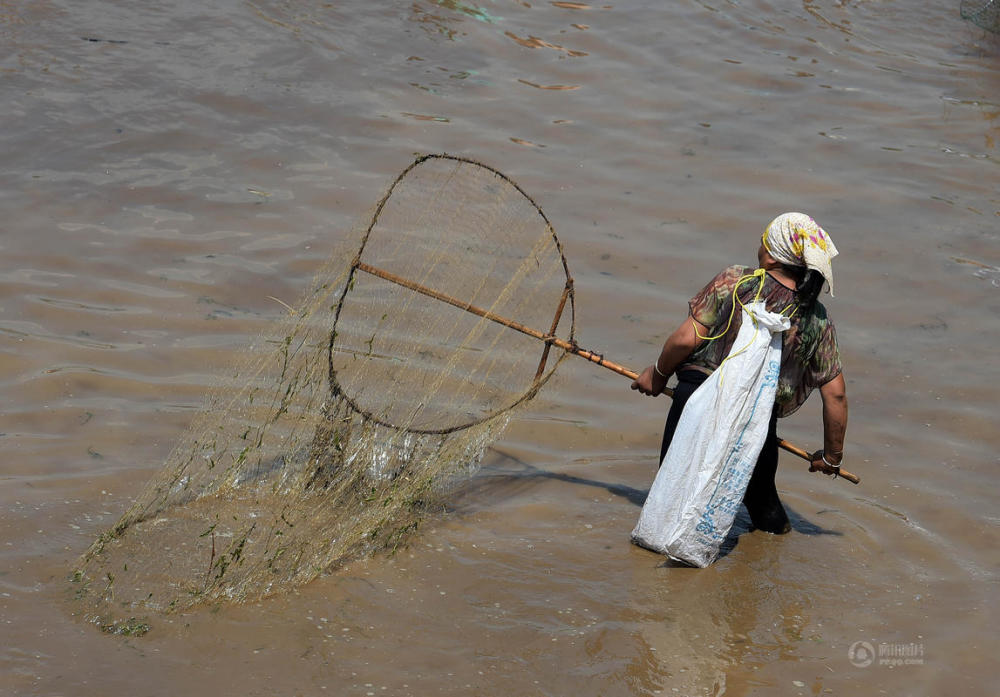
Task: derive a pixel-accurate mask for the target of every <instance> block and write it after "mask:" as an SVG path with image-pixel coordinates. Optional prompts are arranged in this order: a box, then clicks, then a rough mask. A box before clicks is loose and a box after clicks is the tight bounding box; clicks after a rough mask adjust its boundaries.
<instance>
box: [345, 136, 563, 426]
mask: <svg viewBox="0 0 1000 697" xmlns="http://www.w3.org/2000/svg"><path fill="white" fill-rule="evenodd" d="M428 160H450V161H453V162H456V163H459V164H468V165H472V166H474V167H480V168H482V169H485V170H487V171H489V172H491V173H492V174H493V175H494V176H496V177H497V178H499V179H501V180H503V181H504V182H506V183H507V184H509V185H510V186H512V187H514V189H515V190H516V191H517V192H518V193H520V194H521V195H522V196H523V197H524V198H525V199H526V200H527V201H528V202H529V203H531V205H532V207H534V209H535V211H536V212H537V213H538V215H539V216H541V218H542V220H543V221H545V229H546V231H547V232H548V234H549V235H551V236H552V239H553V241H554V242H555V245H556V250H557V251H558V253H559V257H560V260H561V263H562V268H563V272H564V273H565V275H566V286H565V291H564V293H563V302H562V303H560V305H559V306H558V307H557V309H556V311H555V314H554V317H553V322H552V329H551V330H550V331H549V333H548V335H546V337H547V339H546V340H545V347H544V349H543V350H542V356H541V360H540V362H539V366H538V370H537V372H536V374H535V377H534V379H533V380H532V383H531V386H530V387H529V388H528V389H527V390H526V391H525V392H524V394H522V395H521V396H519V397H518V398H517V399H516V400H515V401H513V402H512V403H510V404H507V405H506V406H503V407H500V408H498V409H495V410H493V411H491V412H489V413H487V414H485V415H483V416H481V417H479V418H475V419H472V420H470V421H467V422H465V423H461V424H458V425H455V426H448V427H446V428H414V427H412V426H400V425H399V424H394V423H392V422H390V421H388V420H386V419H384V418H382V417H380V416H378V415H377V414H375V413H373V412H372V411H371V410H369V409H365V408H364V407H363V406H361V405H360V404H358V402H357V400H355V399H354V398H353V397H352V396H351V395H349V394H348V393H347V392H346V391H345V390H344V389H343V387H342V386H341V384H340V382H338V380H337V371H336V369H335V368H334V351H335V343H336V338H337V323H338V322H339V320H340V313H341V310H342V309H343V307H344V302H345V301H346V299H347V297H348V294H349V293H350V291H351V288H352V287H353V285H354V279H355V277H356V275H357V273H358V271H359V270H360V268H361V267H362V265H363V262H362V260H361V257H362V255H363V254H364V251H365V246H366V245H367V244H368V239H369V237H370V236H371V233H372V230H374V229H375V226H376V225H377V224H378V221H379V216H380V215H381V214H382V210H383V209H384V208H385V205H386V203H387V202H388V201H389V199H390V198H391V197H392V193H393V191H395V189H396V187H397V186H398V185H399V184H400V182H402V181H403V180H404V179H405V178H406V175H407V174H409V173H410V172H411V171H413V170H414V169H415V168H416V167H418V166H420V165H421V164H422V163H424V162H427V161H428ZM567 301H568V304H569V323H570V326H569V337H568V339H567V340H566V341H565V342H560V343H568V344H572V345H574V346H575V345H576V340H575V338H574V337H575V331H576V303H575V292H574V288H573V277H572V276H571V275H570V273H569V266H568V265H567V263H566V255H565V253H564V252H563V247H562V242H560V240H559V237H558V236H557V235H556V231H555V228H554V227H553V226H552V223H551V222H550V221H549V219H548V216H546V215H545V211H543V210H542V208H541V206H539V205H538V203H537V202H536V201H535V199H533V198H532V197H531V196H530V195H529V194H528V193H527V192H526V191H525V190H524V189H522V188H521V186H520V185H519V184H518V183H517V182H515V181H514V180H513V179H511V178H510V177H508V176H507V175H506V174H504V173H503V172H501V171H500V170H498V169H496V168H495V167H491V166H489V165H487V164H484V163H482V162H479V161H478V160H474V159H472V158H470V157H464V156H461V155H450V154H448V153H431V154H427V155H421V156H419V157H417V158H416V159H415V160H414V161H413V162H412V163H411V164H410V165H409V166H407V167H406V169H404V170H403V171H402V172H400V173H399V175H398V176H397V177H396V178H395V179H394V180H393V182H392V184H391V185H390V186H389V188H388V190H387V191H386V192H385V195H383V196H382V198H381V199H380V200H379V202H378V204H377V205H376V207H375V212H374V213H373V214H372V218H371V221H370V222H369V224H368V227H367V228H366V229H365V232H364V235H363V236H362V239H361V245H360V247H359V248H358V252H357V254H355V255H354V259H353V260H352V261H351V267H350V271H349V272H348V274H347V278H346V280H345V281H344V286H343V290H342V291H341V294H340V298H339V299H338V301H337V309H336V311H335V312H334V316H333V327H332V328H331V330H330V341H329V344H328V347H327V359H328V381H329V385H330V395H331V397H332V398H335V399H342V400H344V402H346V403H347V405H348V406H350V407H351V409H353V410H354V411H355V412H357V413H358V414H360V415H361V416H362V417H364V418H365V419H367V420H369V421H371V422H374V423H376V424H378V425H380V426H384V427H386V428H390V429H393V430H396V431H402V432H406V433H416V434H421V435H447V434H450V433H455V432H456V431H461V430H464V429H467V428H470V427H472V426H476V425H479V424H482V423H485V422H487V421H489V420H491V419H495V418H496V417H498V416H500V415H501V414H503V413H505V412H508V411H510V410H511V409H514V408H515V407H517V406H519V405H520V404H523V403H524V402H526V401H528V400H530V399H532V398H533V397H534V396H535V395H536V394H538V391H539V390H540V389H541V388H542V386H543V385H544V384H545V383H546V382H548V380H549V378H551V377H552V375H553V374H554V373H555V369H556V367H557V366H558V364H559V362H560V361H561V360H562V358H564V357H565V355H566V354H565V353H563V354H562V355H560V356H559V358H558V359H557V360H556V361H555V364H554V365H553V366H552V367H551V368H550V369H549V370H548V371H546V370H545V364H546V361H547V358H548V355H549V350H550V349H551V346H552V341H551V339H554V338H555V337H554V335H553V333H554V332H555V329H556V326H557V325H558V323H559V320H560V317H561V316H562V313H563V309H564V306H565V304H566V303H567ZM466 309H468V308H466ZM487 319H489V318H484V319H483V321H487Z"/></svg>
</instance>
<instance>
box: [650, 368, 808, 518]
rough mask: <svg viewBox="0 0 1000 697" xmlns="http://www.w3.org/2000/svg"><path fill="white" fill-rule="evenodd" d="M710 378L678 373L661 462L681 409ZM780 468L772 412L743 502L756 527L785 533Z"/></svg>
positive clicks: (691, 372)
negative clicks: (776, 480) (776, 481)
mask: <svg viewBox="0 0 1000 697" xmlns="http://www.w3.org/2000/svg"><path fill="white" fill-rule="evenodd" d="M707 379H708V375H706V374H705V373H702V372H701V371H698V370H682V371H681V372H680V373H678V374H677V380H678V382H677V387H676V388H674V400H673V404H671V405H670V412H669V413H668V414H667V423H666V424H665V425H664V427H663V444H662V445H661V446H660V462H661V463H662V462H663V457H664V456H665V455H666V454H667V449H668V448H669V447H670V442H671V441H672V440H673V438H674V431H676V430H677V422H678V421H680V418H681V412H683V411H684V405H685V404H686V403H687V401H688V398H689V397H691V395H692V394H694V391H695V390H696V389H698V386H699V385H701V383H703V382H705V380H707ZM777 470H778V415H777V414H775V413H773V412H772V414H771V421H770V423H769V424H768V427H767V438H766V439H765V440H764V447H763V448H761V451H760V456H759V457H758V458H757V464H756V465H754V468H753V474H752V475H751V476H750V483H749V484H747V490H746V493H745V494H744V495H743V504H744V505H745V506H746V507H747V512H748V513H749V514H750V521H751V522H752V523H753V525H754V527H755V528H758V529H759V530H764V531H766V532H773V533H775V534H782V533H786V532H788V531H789V530H790V529H791V524H790V523H789V521H788V514H787V513H785V509H784V507H783V506H782V505H781V499H779V498H778V489H777V488H776V487H775V485H774V475H775V473H776V472H777Z"/></svg>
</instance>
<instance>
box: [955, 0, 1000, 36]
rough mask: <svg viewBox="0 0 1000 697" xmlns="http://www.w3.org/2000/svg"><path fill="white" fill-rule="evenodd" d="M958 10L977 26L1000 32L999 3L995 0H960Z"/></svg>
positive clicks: (995, 32) (963, 16) (996, 32)
mask: <svg viewBox="0 0 1000 697" xmlns="http://www.w3.org/2000/svg"><path fill="white" fill-rule="evenodd" d="M959 12H960V13H961V15H962V18H963V19H967V20H969V21H970V22H972V23H973V24H975V25H976V26H977V27H981V28H982V29H985V30H986V31H991V32H993V33H994V34H1000V4H998V3H997V1H996V0H962V3H961V5H959Z"/></svg>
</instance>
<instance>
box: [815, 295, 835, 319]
mask: <svg viewBox="0 0 1000 697" xmlns="http://www.w3.org/2000/svg"><path fill="white" fill-rule="evenodd" d="M811 314H812V316H813V317H814V318H815V319H816V320H817V321H819V322H822V323H823V324H833V319H831V317H830V313H829V312H827V311H826V305H824V304H823V303H821V302H820V301H819V300H817V301H816V304H815V305H813V309H812V313H811Z"/></svg>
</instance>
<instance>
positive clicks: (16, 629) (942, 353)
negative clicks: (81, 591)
mask: <svg viewBox="0 0 1000 697" xmlns="http://www.w3.org/2000/svg"><path fill="white" fill-rule="evenodd" d="M958 5H959V3H958V0H953V1H945V2H940V1H935V2H915V1H912V0H907V1H904V0H843V1H836V0H797V1H796V2H776V1H774V0H771V1H768V0H746V1H744V2H731V1H729V0H679V1H677V2H654V1H652V0H634V1H624V0H623V1H622V2H612V3H593V4H591V3H577V2H542V1H538V2H536V1H534V0H532V2H521V1H513V0H492V1H491V0H475V1H473V0H470V1H469V2H458V1H457V0H436V1H432V0H412V1H410V2H371V1H367V2H363V1H359V0H350V1H347V2H329V3H324V2H318V1H311V0H281V1H278V0H252V1H251V0H243V1H238V0H220V1H219V2H214V3H201V2H194V1H193V0H165V1H164V2H158V3H127V2H121V1H115V0H87V1H86V2H70V1H69V0H37V1H35V0H31V1H29V0H0V146H2V147H0V153H2V160H0V381H2V384H3V395H4V407H3V413H2V416H0V447H2V453H3V455H2V460H0V463H2V464H0V627H2V637H3V639H2V641H0V694H2V695H47V696H48V695H52V696H54V695H67V696H68V695H72V696H73V697H89V696H91V695H93V696H97V695H144V696H145V695H149V696H154V695H164V696H166V695H179V694H185V695H216V694H223V695H261V696H264V695H288V696H292V695H321V694H331V695H421V696H423V695H497V696H500V695H553V696H560V697H562V696H567V697H568V696H570V695H573V696H574V697H575V696H579V695H594V696H608V695H653V694H664V695H670V694H680V695H722V694H726V695H800V694H801V695H826V694H834V695H869V694H870V695H878V694H886V695H942V694H969V695H976V694H988V693H990V692H991V690H992V689H993V688H990V687H989V685H993V684H995V668H996V658H995V655H994V648H993V645H994V639H995V637H996V635H995V631H996V623H997V621H998V619H1000V615H998V611H997V606H996V593H997V590H998V588H997V584H998V566H1000V553H998V551H997V550H998V549H1000V534H998V525H1000V497H998V496H997V494H996V487H995V482H994V480H993V476H995V475H996V472H997V468H998V464H1000V457H998V455H997V453H998V452H1000V436H998V431H997V428H996V426H997V406H996V405H997V399H996V397H997V391H996V390H997V381H998V378H1000V360H998V359H997V345H998V344H1000V268H998V267H1000V233H998V230H1000V169H998V152H997V148H996V144H997V141H998V140H1000V63H998V61H1000V43H998V40H997V38H996V36H994V35H990V34H988V33H985V32H983V31H982V30H981V29H978V28H976V27H974V26H973V25H971V24H968V23H966V22H964V21H963V20H962V19H961V17H960V16H959V11H958ZM441 151H447V152H450V153H455V154H462V155H466V156H470V157H475V158H477V159H480V160H483V161H484V162H487V163H489V164H490V165H492V166H494V167H496V168H498V169H500V170H502V171H503V172H505V173H506V174H507V175H509V176H511V177H512V178H514V179H515V180H516V181H517V182H518V183H519V184H520V185H521V186H522V187H523V188H524V189H525V190H526V191H528V192H529V193H530V194H531V195H532V196H533V197H534V198H535V200H536V201H537V202H538V203H539V205H541V207H542V208H543V209H544V211H545V213H546V214H547V216H548V217H549V219H550V220H551V221H552V222H553V224H554V226H555V228H556V230H557V231H558V233H559V235H560V238H561V239H562V241H563V244H564V248H565V253H566V257H567V259H568V263H569V267H570V271H571V272H572V274H573V276H574V278H575V281H576V288H577V291H576V293H577V294H576V301H577V334H578V338H579V340H580V343H581V344H582V345H584V346H586V347H588V348H594V349H596V350H600V351H601V352H603V353H605V354H606V355H607V356H609V357H611V358H613V359H615V360H616V361H618V362H621V363H624V364H626V365H629V366H632V367H634V368H637V369H641V368H642V367H644V366H646V365H648V364H649V363H650V362H651V361H652V359H653V358H654V357H655V355H656V352H657V351H658V347H659V345H660V344H661V343H662V342H663V340H664V339H665V337H666V335H667V334H668V332H669V331H670V330H671V329H672V328H673V326H674V325H675V324H676V323H677V322H678V321H680V319H682V318H683V316H684V314H685V312H686V305H685V303H686V301H687V299H688V298H689V297H690V296H691V295H693V294H694V293H695V292H696V291H697V290H698V289H699V288H700V287H701V286H702V285H703V284H704V283H705V282H706V281H707V280H708V279H710V278H711V277H712V276H713V275H714V274H715V273H717V272H718V271H719V270H721V269H722V268H724V267H725V266H728V265H729V264H733V263H747V264H752V263H754V261H755V256H754V255H755V252H756V249H757V244H758V242H757V240H758V235H759V234H760V231H761V230H762V228H763V226H764V225H765V224H766V223H767V221H769V220H770V219H771V218H772V217H774V216H775V215H777V214H778V213H781V212H783V211H786V210H802V211H805V212H807V213H809V214H811V215H813V216H814V217H815V218H816V219H817V220H818V221H819V222H820V224H822V225H823V226H824V227H825V228H826V229H827V230H828V231H829V232H830V234H831V235H832V236H833V238H834V239H835V240H836V242H837V246H838V247H839V249H840V252H841V254H840V257H838V259H837V260H836V262H835V274H836V288H835V292H836V297H834V298H828V299H827V300H826V304H827V306H828V308H829V309H830V312H831V314H832V315H833V317H834V318H835V320H836V322H837V327H838V334H839V339H840V344H841V351H842V353H843V358H844V363H845V376H846V377H847V385H848V391H849V397H850V404H851V420H850V425H849V429H848V440H847V446H846V455H845V458H846V459H845V467H847V468H848V469H850V470H851V471H852V472H854V473H856V474H858V475H860V476H861V478H862V483H861V484H860V485H859V486H854V485H851V484H849V483H847V482H844V481H834V480H831V479H828V478H826V477H822V476H820V475H817V474H810V473H808V472H807V471H805V466H804V464H803V463H802V461H800V460H797V459H796V458H794V457H792V456H790V455H783V456H782V464H781V465H780V468H779V474H778V478H777V483H778V488H779V492H780V493H781V495H782V498H783V500H784V502H785V504H786V507H787V508H788V510H789V513H790V516H791V517H792V522H793V528H794V529H793V531H792V532H791V533H790V534H788V535H786V536H782V537H774V536H771V535H767V534H764V533H760V532H751V531H748V530H747V528H748V525H747V521H746V519H745V518H744V517H741V518H739V519H738V520H737V527H736V538H735V546H733V547H732V549H731V550H730V551H729V552H728V553H727V554H726V555H725V556H723V557H722V558H721V559H720V560H719V561H717V562H716V563H715V564H714V565H713V566H711V567H709V568H708V569H705V570H695V569H688V568H680V567H677V566H672V565H669V564H665V563H664V560H663V558H662V557H659V556H657V555H655V554H652V553H650V552H647V551H644V550H642V549H639V548H636V547H633V546H632V545H630V544H629V541H628V535H629V532H630V531H631V529H632V526H633V525H634V523H635V520H636V518H637V516H638V512H639V506H640V505H641V502H642V500H643V498H644V496H645V493H646V491H647V489H648V487H649V485H650V483H651V482H652V478H653V475H654V472H655V467H656V452H657V451H658V447H659V433H660V429H661V427H662V419H663V416H664V414H665V412H666V409H667V406H668V400H667V399H666V398H663V397H661V398H659V399H657V400H651V399H648V398H642V397H639V396H638V395H637V394H636V393H634V392H631V391H630V390H629V389H628V381H627V380H625V379H624V378H621V377H619V376H616V375H613V374H611V373H607V372H605V371H601V370H600V369H598V368H595V367H593V366H589V365H587V364H586V363H584V362H582V361H577V360H575V359H568V360H567V361H565V362H564V363H563V364H562V365H561V366H560V369H559V372H558V374H557V375H556V377H555V378H554V380H553V381H551V382H550V383H549V384H548V385H547V386H546V387H545V389H544V390H543V391H542V392H541V393H540V394H539V396H538V397H537V398H536V399H535V400H534V401H533V402H531V404H530V405H528V406H527V408H525V409H523V410H522V411H520V412H519V413H518V414H517V416H516V418H515V419H514V421H513V422H512V423H511V425H510V427H509V428H508V429H507V431H506V433H505V435H504V436H503V438H502V439H500V440H499V441H497V442H496V443H495V444H494V445H493V447H492V448H490V449H489V450H488V451H487V453H486V456H485V458H484V460H483V464H482V467H481V469H480V470H479V472H478V474H476V475H475V476H474V477H472V478H470V479H468V480H467V481H464V482H462V483H460V484H459V485H458V488H457V489H456V490H455V492H454V493H453V495H452V505H451V511H450V513H449V514H448V515H447V516H445V517H443V518H436V519H434V520H433V521H431V522H430V523H428V524H427V525H426V526H424V527H422V528H421V529H420V531H419V534H418V535H416V536H415V537H414V538H413V539H411V541H410V544H409V546H408V547H407V548H405V549H402V550H399V551H397V552H396V554H394V555H392V556H385V555H380V556H375V557H373V558H370V559H366V560H360V561H358V562H356V563H353V564H351V565H349V566H347V567H346V568H343V569H340V570H338V571H336V572H335V573H332V574H328V575H324V576H322V577H320V578H318V579H317V580H315V581H313V582H311V583H309V584H306V585H304V586H301V587H299V588H296V589H294V590H291V591H288V592H285V593H281V594H279V595H276V596H273V597H271V598H268V599H265V600H264V601H261V602H259V603H251V604H243V605H234V604H223V605H214V606H203V607H196V608H195V609H192V610H189V611H185V612H183V613H174V614H167V615H162V616H156V617H152V618H149V620H148V621H149V624H150V627H151V630H150V631H149V633H147V634H145V636H142V637H135V636H131V637H129V636H117V635H107V634H104V633H102V632H100V631H99V630H98V629H97V628H95V627H94V626H93V625H92V624H90V623H88V622H86V621H85V618H83V617H81V616H80V615H79V614H78V613H76V612H74V608H73V605H72V603H71V602H69V600H68V598H69V595H70V592H69V590H68V581H67V578H68V576H69V574H70V573H71V570H72V567H73V564H74V561H75V560H76V559H77V558H78V557H79V555H80V554H81V553H82V552H83V551H84V550H85V549H86V548H87V547H88V545H89V544H90V543H91V542H92V541H93V540H94V538H95V536H97V535H98V534H99V533H100V532H102V531H103V530H105V529H106V528H107V527H108V526H110V525H112V524H113V523H114V522H115V520H117V518H118V517H119V516H120V515H121V514H122V512H123V511H124V510H125V509H126V508H127V507H128V505H129V503H130V501H131V500H132V499H133V497H135V496H136V494H137V492H138V491H139V490H140V489H141V488H142V486H143V484H144V483H145V482H146V481H147V480H148V479H149V478H150V477H151V476H153V475H154V474H155V473H156V471H157V470H158V469H159V467H160V466H161V464H162V463H163V462H164V459H165V458H166V457H167V455H168V453H169V452H170V449H171V447H172V445H173V444H174V443H175V442H176V441H177V439H178V438H179V436H180V435H181V434H182V433H184V431H185V429H186V428H187V427H188V425H189V424H190V423H191V421H192V419H193V418H194V416H195V415H196V414H197V413H198V412H199V410H200V409H201V408H202V405H203V403H204V398H205V394H206V392H207V391H208V390H209V388H210V387H211V386H212V385H213V384H215V382H216V381H217V379H218V376H219V375H220V374H223V373H225V371H226V370H227V367H228V366H230V365H231V364H232V363H233V361H234V360H236V357H237V355H238V354H239V352H240V351H241V349H242V348H243V346H244V345H245V344H246V343H247V342H248V341H249V339H250V338H252V337H253V336H255V335H256V334H258V333H259V332H261V331H263V330H264V329H265V327H266V326H268V324H269V323H271V322H273V321H275V320H277V319H279V318H281V317H282V316H283V313H285V312H286V310H285V308H284V307H283V306H282V304H281V303H279V302H276V301H275V299H278V300H280V301H282V302H284V303H292V304H293V303H294V302H295V300H296V299H297V298H298V297H300V295H301V294H302V293H303V292H305V291H306V290H307V289H308V288H309V287H310V283H311V282H312V278H313V275H314V274H315V273H316V271H317V270H318V269H319V268H320V267H321V266H322V265H323V263H324V262H326V260H327V259H328V258H329V257H330V255H331V254H334V253H336V250H338V249H342V247H343V242H344V238H345V235H346V234H347V232H348V231H349V230H351V229H353V228H354V227H355V226H356V225H357V224H358V222H359V221H360V220H363V219H365V217H366V216H367V215H368V214H369V211H370V208H371V206H372V205H373V204H374V203H375V202H376V201H377V200H378V198H379V197H380V196H381V195H382V193H383V191H384V190H385V187H386V186H387V185H388V184H389V182H391V181H392V179H393V178H394V177H395V176H396V175H397V174H398V173H399V172H400V171H401V170H402V169H403V168H404V167H405V166H406V165H408V164H409V163H410V162H412V160H413V158H414V156H415V155H416V154H419V153H429V152H441ZM818 401H819V400H818V398H816V397H814V398H813V400H811V401H810V402H809V403H808V404H807V405H806V406H805V407H803V409H802V410H800V412H798V413H796V414H795V415H793V416H792V417H790V418H788V419H785V420H783V421H782V422H781V423H780V429H779V432H780V433H781V434H782V435H783V436H784V437H786V438H788V439H790V440H792V441H794V442H796V443H799V444H801V445H803V447H806V448H807V449H812V448H818V447H820V446H821V437H822V430H821V423H820V413H819V409H818V406H819V405H818ZM991 627H992V629H991Z"/></svg>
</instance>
